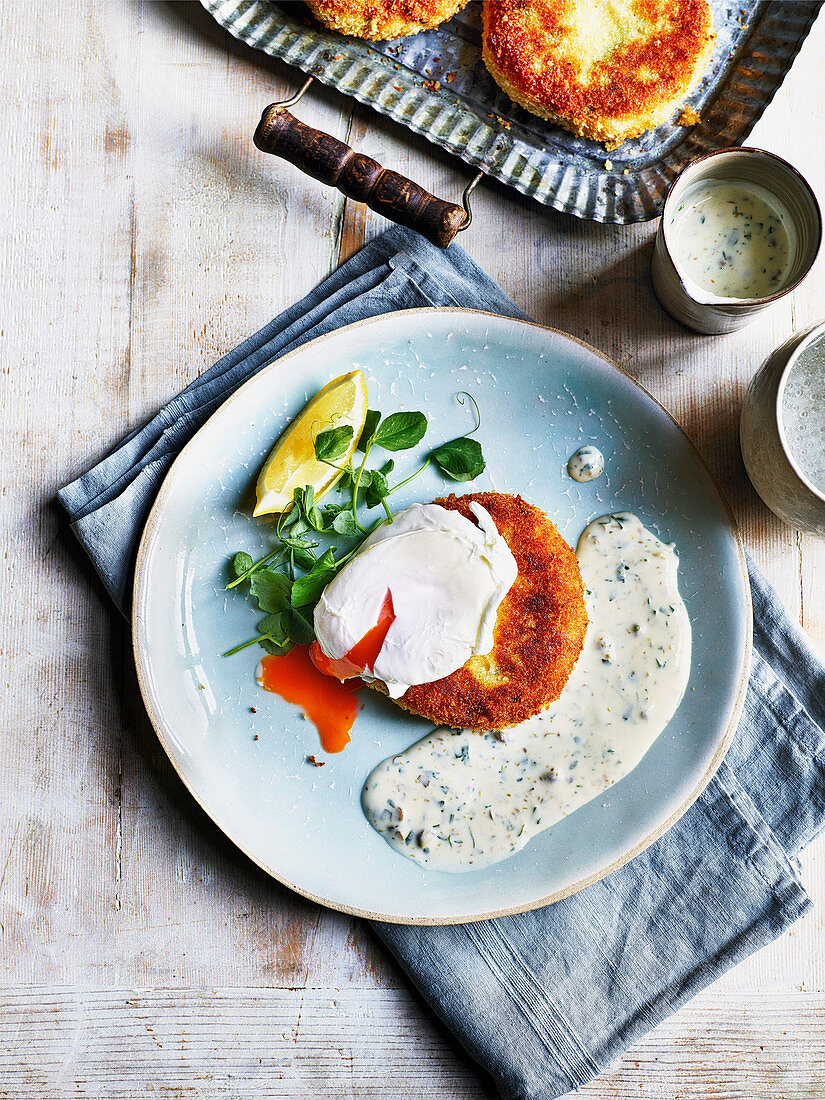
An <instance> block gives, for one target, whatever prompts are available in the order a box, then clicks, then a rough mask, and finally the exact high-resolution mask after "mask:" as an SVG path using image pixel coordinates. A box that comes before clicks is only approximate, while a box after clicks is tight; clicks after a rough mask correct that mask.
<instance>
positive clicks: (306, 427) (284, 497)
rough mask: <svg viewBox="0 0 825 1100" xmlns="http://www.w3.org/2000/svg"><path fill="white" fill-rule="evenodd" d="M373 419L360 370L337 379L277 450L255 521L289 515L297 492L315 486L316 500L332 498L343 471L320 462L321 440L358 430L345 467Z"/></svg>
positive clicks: (261, 485) (261, 481)
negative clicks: (336, 432)
mask: <svg viewBox="0 0 825 1100" xmlns="http://www.w3.org/2000/svg"><path fill="white" fill-rule="evenodd" d="M366 417H367V383H366V381H365V379H364V375H363V373H362V372H361V371H360V370H354V371H351V372H350V373H349V374H342V375H341V377H340V378H333V380H332V381H331V382H328V383H327V385H326V386H324V388H323V389H321V390H319V391H318V392H317V393H316V394H315V396H314V397H313V398H312V400H311V401H309V402H308V403H307V404H306V406H305V407H304V409H303V411H302V412H300V413H299V414H298V416H296V417H295V419H294V420H293V421H292V423H291V424H290V425H289V427H288V428H287V430H286V431H285V432H284V434H283V435H282V436H281V438H280V439H279V440H278V442H277V443H276V444H275V446H274V447H273V448H272V451H271V452H270V454H269V457H268V458H267V460H266V462H265V463H264V464H263V468H262V470H261V472H260V474H259V475H258V482H257V484H256V486H255V495H256V496H257V498H258V499H257V504H256V505H255V510H254V512H253V513H252V514H253V516H268V515H271V514H272V513H273V512H285V511H286V510H287V508H289V506H290V504H292V499H293V497H292V494H293V491H294V490H295V489H302V488H303V487H304V486H305V485H311V486H312V488H313V489H314V490H315V497H316V499H317V498H318V497H320V496H322V495H323V494H324V493H326V492H328V491H329V490H330V489H331V488H332V486H333V485H334V484H335V482H336V481H337V480H338V479H339V478H340V476H341V471H340V470H336V469H335V467H334V466H330V465H329V464H328V463H326V462H319V461H318V459H317V458H316V457H315V440H316V438H317V437H318V436H319V435H320V434H321V432H325V431H327V430H328V429H330V428H343V427H344V426H346V425H347V424H349V425H351V427H352V439H351V440H350V443H349V446H348V447H347V449H346V450H345V451H344V453H343V454H342V455H341V456H340V458H337V459H336V460H335V465H336V466H345V465H346V464H347V462H348V461H349V459H350V458H352V456H353V454H354V453H355V449H356V447H357V446H358V438H359V436H360V435H361V430H362V429H363V427H364V421H365V420H366Z"/></svg>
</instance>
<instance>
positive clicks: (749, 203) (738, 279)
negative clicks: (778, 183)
mask: <svg viewBox="0 0 825 1100" xmlns="http://www.w3.org/2000/svg"><path fill="white" fill-rule="evenodd" d="M670 224H671V229H672V232H673V249H672V251H673V258H674V261H675V263H676V267H677V268H678V270H679V273H680V274H681V275H682V277H683V278H687V279H688V280H690V281H691V282H692V283H694V284H695V285H697V286H698V287H700V288H702V289H703V290H705V291H708V292H709V293H711V294H713V295H716V296H717V297H719V298H741V299H748V298H767V297H769V296H770V295H772V294H778V293H779V292H780V291H781V290H782V286H783V283H784V281H785V278H786V276H787V274H788V270H789V268H790V263H791V247H790V237H789V234H788V229H787V227H786V218H785V215H784V214H783V212H782V210H781V209H780V207H779V206H778V205H777V204H776V203H775V200H773V198H772V197H771V195H770V194H769V192H768V191H766V190H765V189H764V188H762V187H759V186H758V185H757V184H750V183H748V184H745V183H740V182H735V181H727V180H706V181H705V182H703V183H700V184H697V185H696V186H695V187H693V188H691V189H690V190H689V191H688V192H687V193H686V194H685V196H684V198H683V199H682V201H681V202H680V203H679V205H678V207H677V209H676V211H675V212H674V214H673V215H672V218H671V223H670Z"/></svg>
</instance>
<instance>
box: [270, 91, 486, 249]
mask: <svg viewBox="0 0 825 1100" xmlns="http://www.w3.org/2000/svg"><path fill="white" fill-rule="evenodd" d="M254 141H255V144H256V145H257V147H258V148H259V149H261V150H262V151H263V152H264V153H272V154H274V156H276V157H283V158H284V160H288V161H289V162H290V163H291V164H294V165H295V166H296V167H298V168H300V169H301V171H303V172H306V173H307V175H310V176H313V177H314V178H315V179H317V180H321V182H322V183H326V184H329V185H330V186H331V187H337V188H338V190H339V191H343V193H344V194H345V195H348V196H349V198H351V199H356V200H358V201H359V202H365V203H366V204H367V206H369V207H371V208H372V209H373V210H375V211H376V212H377V213H378V214H382V215H383V216H384V217H385V218H389V219H390V220H391V221H394V222H398V224H399V225H405V226H407V227H408V228H409V229H415V230H417V231H418V232H419V233H421V234H422V236H424V237H426V238H427V240H429V241H432V243H433V244H435V245H438V247H439V248H446V247H447V245H448V244H449V243H450V241H452V239H453V237H455V235H456V233H458V231H459V230H460V229H463V228H464V227H465V225H466V224H467V222H468V218H467V214H466V213H465V211H464V209H463V208H462V207H461V206H457V205H456V204H455V203H454V202H445V201H444V200H443V199H438V198H436V197H435V195H431V194H430V192H429V191H425V190H424V188H423V187H421V186H419V184H417V183H414V182H413V181H412V180H410V179H407V177H406V176H402V175H399V173H398V172H393V171H391V170H390V169H389V168H382V167H381V165H380V164H379V163H378V162H377V161H375V160H373V159H372V157H368V156H365V155H364V154H363V153H356V152H355V151H354V150H353V149H351V148H350V147H349V145H347V144H346V142H343V141H340V140H339V139H338V138H336V137H333V136H332V135H331V134H325V133H323V131H321V130H315V129H313V128H312V127H311V126H307V125H306V123H304V122H300V121H299V120H298V119H297V118H295V116H294V115H293V114H291V113H290V112H289V111H288V110H287V109H286V108H285V107H283V106H281V105H280V104H278V103H273V104H270V106H269V107H267V108H266V110H265V111H264V113H263V115H262V116H261V121H260V122H259V123H258V128H257V130H256V131H255V138H254Z"/></svg>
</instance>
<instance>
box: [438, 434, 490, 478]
mask: <svg viewBox="0 0 825 1100" xmlns="http://www.w3.org/2000/svg"><path fill="white" fill-rule="evenodd" d="M430 457H431V458H432V460H433V461H434V462H435V463H436V465H437V466H438V468H439V469H440V470H441V471H442V473H445V474H446V475H447V477H450V478H452V479H453V481H472V480H473V478H476V477H478V475H479V474H480V473H482V471H483V470H484V468H485V466H486V463H485V461H484V455H483V454H482V452H481V444H480V443H479V442H478V440H476V439H468V438H467V437H466V436H462V437H461V439H451V440H450V442H449V443H442V444H441V446H440V447H436V449H435V450H434V451H433V452H432V453H431V455H430Z"/></svg>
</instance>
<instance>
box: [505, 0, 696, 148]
mask: <svg viewBox="0 0 825 1100" xmlns="http://www.w3.org/2000/svg"><path fill="white" fill-rule="evenodd" d="M483 12H484V33H483V55H484V63H485V65H486V66H487V68H488V69H489V70H490V73H491V74H492V76H493V78H494V79H495V81H496V82H497V83H498V84H499V85H500V86H501V87H502V88H503V89H504V91H505V92H506V93H507V95H508V96H510V98H511V99H513V100H515V102H516V103H519V104H520V105H521V106H522V107H524V108H525V109H526V110H528V111H530V112H531V113H532V114H535V115H538V116H539V117H540V118H546V119H548V120H549V121H550V122H554V123H556V124H557V125H558V126H562V127H563V128H564V129H565V130H571V131H572V132H573V133H574V134H578V135H579V136H581V137H586V138H592V139H594V140H595V141H601V142H604V144H605V146H606V147H607V148H608V149H614V148H615V147H616V146H618V145H621V143H622V142H623V141H626V140H627V139H628V138H632V137H638V135H639V134H641V133H643V132H644V131H645V130H649V129H652V128H653V127H654V126H658V125H659V124H660V123H661V122H664V121H665V120H666V119H668V118H669V117H670V115H671V114H672V113H673V112H674V111H675V110H676V108H677V107H679V106H681V105H682V104H683V103H684V97H685V96H686V95H687V93H688V92H689V91H690V89H691V88H692V87H693V86H694V85H695V84H696V83H697V82H698V81H699V79H700V78H701V77H702V75H703V74H704V72H705V70H706V69H707V66H708V63H709V61H710V57H711V53H712V50H713V42H714V39H715V37H716V35H715V32H714V28H713V19H712V16H711V12H710V6H709V4H708V0H487V2H485V3H484V5H483Z"/></svg>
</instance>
